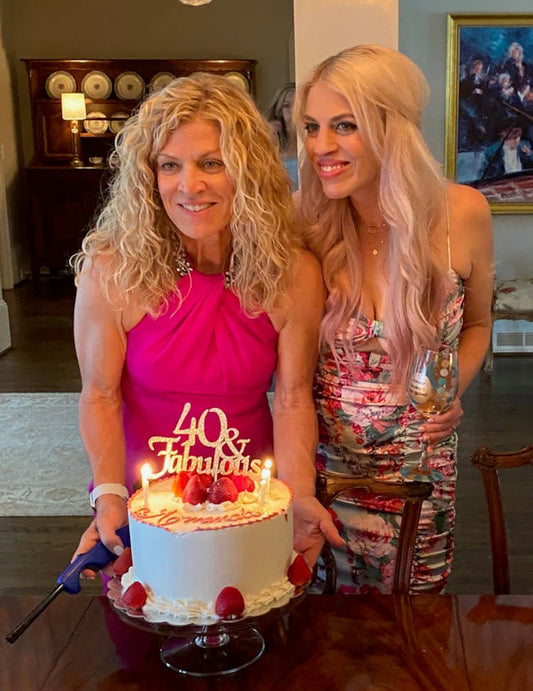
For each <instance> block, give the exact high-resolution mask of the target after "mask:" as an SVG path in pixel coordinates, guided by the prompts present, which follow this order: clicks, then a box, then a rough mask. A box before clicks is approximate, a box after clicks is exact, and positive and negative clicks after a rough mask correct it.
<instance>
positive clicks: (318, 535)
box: [294, 496, 346, 569]
mask: <svg viewBox="0 0 533 691" xmlns="http://www.w3.org/2000/svg"><path fill="white" fill-rule="evenodd" d="M324 540H327V541H328V542H329V543H330V545H332V547H340V548H342V547H346V543H345V541H344V540H343V539H342V537H341V536H340V535H339V531H338V530H337V528H336V527H335V524H334V523H333V518H332V517H331V514H330V513H329V511H328V510H327V509H326V508H324V507H323V506H322V504H321V503H320V502H319V501H318V499H317V498H316V497H312V496H304V497H302V496H300V497H297V496H295V497H294V549H295V550H296V551H297V552H300V553H301V554H303V556H304V557H305V561H306V562H307V564H308V566H309V567H310V568H311V569H312V568H313V566H314V565H315V562H316V560H317V559H318V557H319V555H320V552H321V550H322V546H323V544H324Z"/></svg>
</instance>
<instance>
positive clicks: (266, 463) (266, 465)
mask: <svg viewBox="0 0 533 691" xmlns="http://www.w3.org/2000/svg"><path fill="white" fill-rule="evenodd" d="M265 468H268V470H271V469H272V461H271V460H270V458H267V459H266V461H265Z"/></svg>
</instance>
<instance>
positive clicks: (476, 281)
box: [295, 45, 493, 593]
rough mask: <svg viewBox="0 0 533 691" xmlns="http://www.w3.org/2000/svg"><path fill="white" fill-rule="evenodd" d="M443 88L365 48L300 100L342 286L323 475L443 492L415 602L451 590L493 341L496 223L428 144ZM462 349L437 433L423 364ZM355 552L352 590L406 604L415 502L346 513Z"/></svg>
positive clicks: (328, 370)
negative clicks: (423, 479) (413, 479)
mask: <svg viewBox="0 0 533 691" xmlns="http://www.w3.org/2000/svg"><path fill="white" fill-rule="evenodd" d="M427 97H428V86H427V82H426V80H425V78H424V76H423V75H422V73H421V71H420V70H419V69H418V67H417V66H416V65H415V64H414V63H412V62H411V61H410V60H409V59H408V58H407V57H405V56H403V55H402V54H400V53H398V52H397V51H394V50H390V49H388V48H383V47H379V46H364V45H361V46H356V47H355V48H350V49H347V50H344V51H342V52H341V53H339V54H338V55H335V56H334V57H331V58H329V59H327V60H325V61H324V62H322V63H321V64H320V65H318V67H316V68H315V69H314V71H313V72H312V74H311V76H310V77H309V78H308V79H306V80H305V81H304V82H303V83H302V84H301V85H300V86H299V88H298V93H297V98H296V104H295V119H296V122H297V126H298V127H299V130H300V134H301V136H302V138H303V140H304V141H305V150H306V154H307V156H306V160H305V163H304V165H303V170H302V176H301V196H300V199H299V205H300V208H301V212H302V214H303V216H304V218H305V220H306V222H307V224H308V226H309V229H310V230H309V241H310V245H311V248H312V250H313V251H314V253H315V254H316V256H317V257H318V258H319V260H320V262H321V265H322V271H323V275H324V280H325V284H326V289H327V301H326V314H325V317H324V320H323V322H322V326H321V334H320V340H321V350H320V359H319V365H318V371H317V375H316V380H315V400H316V404H317V409H318V420H319V437H320V438H319V446H318V453H317V459H316V462H317V464H318V465H319V466H320V467H324V468H327V469H328V470H330V471H331V472H342V473H346V472H353V473H355V474H365V475H370V476H372V477H375V478H377V479H380V480H385V481H401V480H402V479H403V475H402V470H403V471H404V473H405V471H408V470H409V468H411V467H413V468H414V467H416V466H417V465H418V463H419V459H420V452H421V447H422V442H423V441H427V442H428V445H429V451H428V465H429V467H430V468H432V469H435V470H438V471H439V474H440V476H441V477H442V479H440V480H436V481H435V489H434V491H433V494H432V496H431V497H430V499H429V501H426V502H424V506H423V509H422V516H421V520H420V526H419V534H418V537H417V544H416V552H415V556H414V568H413V574H412V581H411V587H412V591H413V592H441V591H442V590H443V589H444V587H445V585H446V581H447V579H448V576H449V573H450V567H451V562H452V555H453V527H454V516H455V485H456V470H457V463H456V462H457V435H456V432H455V429H456V427H457V425H458V424H459V422H460V420H461V416H462V414H463V411H462V408H461V395H462V394H463V392H464V391H465V389H466V388H467V387H468V385H469V384H470V383H471V381H472V379H473V378H474V376H475V374H476V372H477V371H478V369H479V367H480V365H481V363H482V360H483V357H484V354H485V351H486V349H487V345H488V342H489V338H490V328H491V316H490V305H491V297H492V281H493V259H492V235H491V218H490V213H489V208H488V205H487V203H486V201H485V199H484V197H483V196H482V195H481V194H480V193H479V192H477V191H476V190H474V189H472V188H470V187H465V186H461V185H456V184H449V183H448V182H447V181H446V180H445V179H444V177H443V175H442V172H441V169H440V166H439V165H438V163H437V161H436V160H435V159H434V158H433V156H432V155H431V153H430V152H429V150H428V148H427V145H426V144H425V142H424V140H423V138H422V135H421V132H420V121H421V115H422V110H423V108H424V106H425V105H426V101H427ZM441 344H446V345H451V346H457V348H458V353H459V369H460V372H459V393H458V395H457V397H456V399H455V400H454V402H453V404H452V406H451V408H450V409H449V410H448V411H447V412H445V413H442V414H440V415H438V416H436V417H434V418H432V419H431V420H430V421H425V420H424V419H423V418H422V416H421V415H420V413H419V412H418V411H417V410H415V409H414V408H413V406H412V405H410V404H409V402H408V398H407V387H406V384H407V378H408V374H409V369H410V367H411V363H412V361H413V359H414V357H415V354H416V353H417V351H419V350H420V349H421V348H423V347H432V348H437V347H438V346H439V345H441ZM333 508H334V511H335V513H336V515H335V521H336V525H337V527H338V528H339V529H340V532H341V535H343V537H344V538H345V539H346V543H347V548H346V549H344V550H335V554H336V559H337V564H338V569H339V589H340V590H341V592H355V593H365V592H390V589H391V585H392V578H393V572H394V563H395V557H396V545H397V538H398V531H399V521H400V512H401V505H399V504H398V502H396V501H390V500H388V501H386V500H384V499H380V498H367V497H363V498H359V499H356V498H354V500H353V501H342V502H336V503H335V504H334V507H333Z"/></svg>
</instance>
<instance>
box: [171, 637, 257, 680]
mask: <svg viewBox="0 0 533 691" xmlns="http://www.w3.org/2000/svg"><path fill="white" fill-rule="evenodd" d="M201 628H202V629H203V630H202V631H200V632H198V633H197V634H196V635H192V636H191V635H188V636H187V635H181V636H170V637H169V638H167V640H166V641H165V642H164V643H163V645H162V646H161V648H160V650H159V656H160V657H161V660H162V661H163V664H165V665H166V666H167V667H169V668H170V669H173V670H174V671H175V672H179V673H180V674H185V675H187V676H192V677H210V676H218V675H223V674H233V673H234V672H238V671H239V670H241V669H244V668H245V667H248V666H249V665H251V664H253V663H254V662H255V661H256V660H259V658H260V657H261V655H262V654H263V651H264V649H265V641H264V639H263V636H262V635H261V634H260V633H259V631H258V630H257V629H255V628H253V627H251V626H250V627H246V628H245V629H243V630H242V631H231V630H230V631H222V630H219V629H217V626H216V625H211V626H205V627H201ZM213 629H215V630H213Z"/></svg>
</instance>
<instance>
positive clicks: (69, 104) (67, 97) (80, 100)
mask: <svg viewBox="0 0 533 691" xmlns="http://www.w3.org/2000/svg"><path fill="white" fill-rule="evenodd" d="M86 115H87V110H86V108H85V96H84V94H76V93H74V94H72V93H71V94H61V116H62V118H63V120H70V131H71V132H72V139H73V142H74V156H73V158H72V160H71V162H70V165H71V166H74V167H76V168H79V167H80V166H83V161H82V160H81V158H80V129H79V126H78V120H83V119H84V118H85V116H86Z"/></svg>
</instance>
